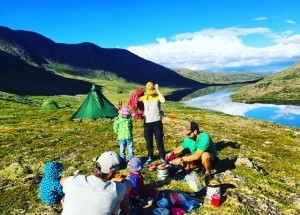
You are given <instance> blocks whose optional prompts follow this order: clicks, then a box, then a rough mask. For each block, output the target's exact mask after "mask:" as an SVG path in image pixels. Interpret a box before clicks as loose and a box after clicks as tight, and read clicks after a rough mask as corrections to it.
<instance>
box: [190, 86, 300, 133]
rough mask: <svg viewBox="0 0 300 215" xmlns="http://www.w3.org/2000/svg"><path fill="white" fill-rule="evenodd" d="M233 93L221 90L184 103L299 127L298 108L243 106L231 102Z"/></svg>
mask: <svg viewBox="0 0 300 215" xmlns="http://www.w3.org/2000/svg"><path fill="white" fill-rule="evenodd" d="M233 92H234V91H232V90H223V91H220V92H215V93H212V94H209V95H205V96H201V97H197V98H194V99H191V100H188V101H186V102H184V103H185V104H186V105H188V106H191V107H199V108H204V109H210V110H216V111H221V112H223V113H227V114H231V115H241V116H245V117H249V118H255V119H262V120H267V121H271V122H275V123H280V124H283V125H288V126H294V127H300V107H299V106H291V105H273V104H259V103H257V104H244V103H237V102H231V98H230V97H229V95H230V94H232V93H233Z"/></svg>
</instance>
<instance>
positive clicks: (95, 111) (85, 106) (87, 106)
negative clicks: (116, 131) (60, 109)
mask: <svg viewBox="0 0 300 215" xmlns="http://www.w3.org/2000/svg"><path fill="white" fill-rule="evenodd" d="M117 115H118V110H117V109H116V108H115V107H114V105H113V104H112V103H111V102H110V101H108V99H107V98H105V96H104V95H102V93H101V92H100V91H99V90H98V89H97V88H96V86H95V85H94V84H93V86H92V88H91V91H90V92H89V94H88V96H87V97H86V99H85V100H84V102H83V103H82V105H81V106H80V108H79V109H78V110H77V112H76V113H75V114H74V115H73V116H72V117H71V119H98V118H114V117H116V116H117Z"/></svg>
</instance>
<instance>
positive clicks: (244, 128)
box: [0, 81, 300, 215]
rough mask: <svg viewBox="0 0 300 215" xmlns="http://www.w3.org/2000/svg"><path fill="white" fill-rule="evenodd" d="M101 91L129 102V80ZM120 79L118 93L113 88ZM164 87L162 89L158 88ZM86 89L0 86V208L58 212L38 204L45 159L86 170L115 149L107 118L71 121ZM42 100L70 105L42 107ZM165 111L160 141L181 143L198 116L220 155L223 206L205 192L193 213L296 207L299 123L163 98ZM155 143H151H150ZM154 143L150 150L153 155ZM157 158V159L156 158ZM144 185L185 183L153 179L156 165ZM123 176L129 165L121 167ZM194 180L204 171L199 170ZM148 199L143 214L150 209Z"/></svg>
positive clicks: (69, 170)
mask: <svg viewBox="0 0 300 215" xmlns="http://www.w3.org/2000/svg"><path fill="white" fill-rule="evenodd" d="M102 86H103V94H104V95H105V96H106V97H107V98H108V99H109V100H111V102H112V103H113V104H115V105H116V104H117V103H118V101H119V100H122V101H123V102H125V101H128V98H129V96H130V93H131V92H132V91H133V90H134V89H135V88H136V86H135V85H126V84H124V83H121V82H110V81H106V82H105V83H103V85H102ZM122 86H123V88H122V89H123V92H122V93H121V94H119V93H117V92H116V89H119V88H121V87H122ZM170 91H171V89H162V92H164V94H167V92H170ZM84 98H85V95H77V96H51V97H47V96H17V95H13V94H7V93H0V147H1V164H0V188H1V192H0V208H1V214H51V215H52V214H53V215H54V214H60V212H61V206H60V205H46V204H43V203H42V202H41V200H40V198H39V182H40V181H41V178H42V177H43V166H44V164H45V163H46V162H48V161H58V162H61V163H62V164H63V165H64V169H65V170H64V175H72V174H73V172H74V171H75V170H76V169H78V170H80V171H81V172H82V173H83V174H90V173H91V169H92V168H93V165H94V163H93V161H92V159H93V158H95V157H97V156H98V155H99V154H100V153H102V152H103V151H105V150H115V151H118V150H119V146H118V142H117V136H116V135H115V134H114V133H113V130H112V123H113V122H112V121H111V120H98V121H82V122H73V121H70V120H69V118H70V116H71V115H72V114H73V113H74V112H75V111H76V110H77V108H78V107H79V106H80V104H81V103H82V101H83V100H84ZM47 99H53V100H55V101H56V102H57V103H58V105H59V106H63V105H64V104H65V103H66V102H68V103H70V104H71V105H72V108H61V109H58V110H57V111H44V110H41V109H40V105H41V104H42V103H43V102H44V101H45V100H47ZM162 109H163V111H164V113H165V116H164V118H163V124H164V133H165V136H164V142H165V146H166V149H167V150H168V151H169V150H171V148H172V147H174V146H175V145H178V144H180V142H181V141H182V139H183V137H184V135H183V129H184V126H185V124H186V119H185V118H187V119H188V120H194V121H196V122H198V123H199V125H200V126H201V129H202V130H203V131H207V132H209V133H210V134H211V136H212V138H213V140H214V142H215V144H216V147H217V150H218V153H219V154H220V157H221V162H220V172H219V173H216V174H215V177H217V178H219V179H220V180H221V181H222V184H223V185H222V193H223V194H222V195H223V196H222V200H223V202H222V205H221V206H220V207H219V208H216V207H213V206H212V205H211V204H210V202H209V201H208V200H207V199H205V198H204V196H198V197H197V198H198V201H200V202H202V203H203V206H201V207H200V208H199V210H197V211H196V212H194V213H193V214H299V213H300V204H299V202H300V184H299V181H300V173H299V168H300V163H299V162H298V161H299V160H300V153H298V152H299V139H300V130H299V129H296V128H291V127H287V126H281V125H277V124H273V123H269V122H264V121H259V120H252V119H247V118H244V117H240V116H230V115H226V114H222V113H219V112H214V111H208V110H201V109H196V108H190V107H186V106H185V105H183V104H182V103H178V102H170V101H167V103H165V104H163V105H162ZM133 134H134V142H135V154H136V155H138V156H142V157H146V156H147V152H146V145H145V140H144V137H143V122H142V121H134V129H133ZM155 149H156V147H155ZM157 153H158V152H157V150H156V151H155V154H157ZM156 162H157V161H156ZM143 172H144V176H145V181H146V184H149V183H150V181H151V180H154V181H156V184H155V185H152V186H151V188H153V189H156V190H162V191H164V192H166V191H170V190H173V191H175V192H181V193H189V192H191V191H192V190H191V189H190V188H189V186H188V185H187V183H186V182H184V181H181V179H182V178H180V177H179V176H177V177H173V178H169V179H167V180H166V181H158V180H157V177H156V172H149V171H148V170H147V169H145V170H144V171H143ZM121 173H122V174H124V175H128V170H122V171H121ZM198 177H199V180H201V181H202V178H203V176H201V175H200V174H199V176H198ZM152 210H153V206H152V207H149V208H146V209H145V210H144V212H143V214H152Z"/></svg>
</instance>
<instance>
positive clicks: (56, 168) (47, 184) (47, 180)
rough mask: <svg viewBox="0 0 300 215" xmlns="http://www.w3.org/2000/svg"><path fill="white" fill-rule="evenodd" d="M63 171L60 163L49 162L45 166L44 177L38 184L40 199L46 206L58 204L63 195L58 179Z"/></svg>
mask: <svg viewBox="0 0 300 215" xmlns="http://www.w3.org/2000/svg"><path fill="white" fill-rule="evenodd" d="M62 171H63V165H62V164H61V163H58V162H55V161H51V162H48V163H46V164H45V166H44V174H45V177H44V178H43V179H42V181H41V183H40V197H41V200H42V202H44V203H46V204H58V203H60V202H61V200H62V198H63V196H64V195H65V194H64V193H63V190H62V186H61V184H60V182H59V181H60V178H61V174H62Z"/></svg>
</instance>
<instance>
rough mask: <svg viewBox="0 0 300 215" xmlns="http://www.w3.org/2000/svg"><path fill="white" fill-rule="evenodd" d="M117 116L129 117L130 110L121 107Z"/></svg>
mask: <svg viewBox="0 0 300 215" xmlns="http://www.w3.org/2000/svg"><path fill="white" fill-rule="evenodd" d="M118 113H119V114H124V115H130V110H129V108H128V107H127V106H123V107H122V109H121V110H119V112H118Z"/></svg>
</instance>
